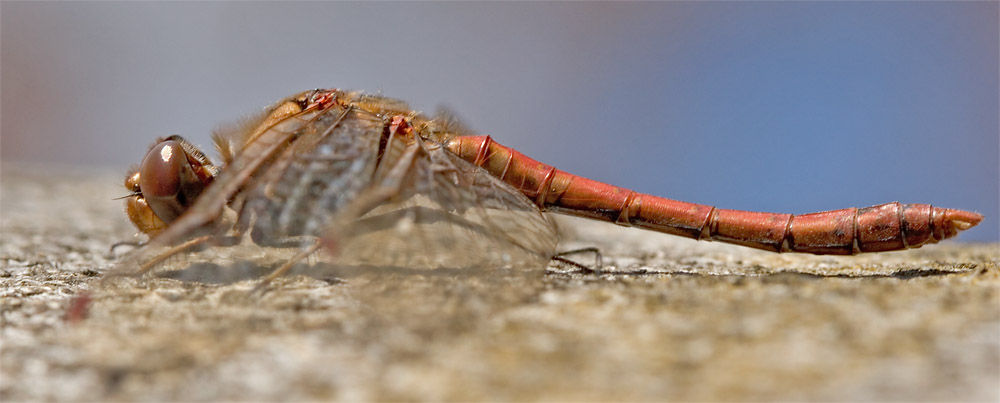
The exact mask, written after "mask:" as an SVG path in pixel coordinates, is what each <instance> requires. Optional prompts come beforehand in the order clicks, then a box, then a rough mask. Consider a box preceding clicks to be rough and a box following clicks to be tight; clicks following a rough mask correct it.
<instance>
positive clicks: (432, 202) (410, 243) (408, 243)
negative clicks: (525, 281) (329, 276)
mask: <svg viewBox="0 0 1000 403" xmlns="http://www.w3.org/2000/svg"><path fill="white" fill-rule="evenodd" d="M376 178H377V179H376V180H377V182H376V183H375V185H374V186H373V187H372V188H371V189H370V190H369V194H366V195H363V196H362V197H360V198H359V199H358V200H357V201H356V202H355V203H356V204H355V205H354V206H351V207H350V208H348V209H346V210H345V211H344V214H348V215H352V216H350V217H341V218H340V219H338V220H336V221H335V223H334V225H335V227H334V228H332V229H331V231H330V232H329V233H328V234H327V241H328V244H330V245H333V247H332V248H331V249H332V250H331V253H332V254H333V256H334V258H335V259H336V260H337V262H338V264H348V265H363V266H378V267H389V268H393V267H395V268H408V269H475V268H481V269H489V268H501V267H503V268H519V269H534V270H539V271H541V270H543V269H544V267H545V265H546V263H547V262H548V260H549V259H550V258H551V257H552V255H553V252H554V250H555V247H556V243H557V242H558V237H557V234H556V231H555V227H554V225H553V223H552V221H551V220H550V218H548V217H547V216H545V215H544V214H542V213H541V211H540V210H539V209H538V208H537V207H536V206H535V205H534V203H532V202H531V200H529V199H528V198H527V197H525V196H524V195H522V194H521V193H520V192H518V191H517V190H516V189H514V188H513V187H511V186H510V185H508V184H506V183H504V182H502V181H500V180H498V179H496V178H494V177H493V176H492V175H490V174H489V173H488V172H487V171H485V170H483V169H481V168H479V167H477V166H475V165H473V164H471V163H469V162H466V161H465V160H463V159H461V158H460V157H458V156H457V155H455V154H453V153H451V152H449V151H447V150H446V149H445V148H444V147H442V146H441V145H440V144H438V143H434V142H422V143H418V144H415V143H410V144H406V145H404V144H400V143H397V144H396V145H394V146H392V147H390V148H389V149H387V150H386V152H385V156H384V158H383V161H382V165H381V166H380V169H379V172H378V173H376ZM373 200H374V202H372V201H373ZM365 203H371V204H369V205H364V204H365ZM358 205H362V206H358Z"/></svg>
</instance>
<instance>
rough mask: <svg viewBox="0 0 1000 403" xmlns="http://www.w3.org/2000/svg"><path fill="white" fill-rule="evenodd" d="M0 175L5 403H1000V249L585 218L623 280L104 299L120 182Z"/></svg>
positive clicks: (393, 280) (430, 280)
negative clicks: (743, 239)
mask: <svg viewBox="0 0 1000 403" xmlns="http://www.w3.org/2000/svg"><path fill="white" fill-rule="evenodd" d="M2 175H3V176H2V181H0V185H2V186H0V214H2V227H0V229H2V245H0V284H2V288H0V295H2V302H0V314H2V316H0V319H2V323H0V375H2V378H0V382H2V383H0V400H3V401H22V400H84V401H101V400H128V401H133V400H142V401H149V400H153V401H162V400H170V401H200V400H230V401H232V400H255V401H261V400H328V399H329V400H487V399H488V400H602V401H607V400H773V399H781V400H981V401H997V400H1000V292H998V291H1000V269H998V267H997V266H998V261H1000V245H998V244H961V243H946V244H943V245H935V246H931V247H925V248H922V249H918V250H912V251H905V252H894V253H888V254H881V255H870V256H865V255H862V256H858V257H815V256H800V255H794V254H785V255H778V254H769V253H765V252H759V251H755V250H749V249H743V248H738V247H731V246H727V245H720V244H713V243H705V242H700V243H699V242H694V241H690V240H685V239H678V238H674V237H670V236H667V235H660V234H653V233H648V232H644V231H640V230H631V229H624V228H619V227H616V226H613V225H605V224H599V223H589V222H583V221H579V220H563V221H560V224H561V225H562V227H563V232H564V238H565V239H567V240H569V241H568V242H564V243H563V248H564V249H570V248H574V247H581V246H594V245H596V246H599V247H600V248H601V249H602V250H603V251H604V254H605V264H606V273H605V274H601V275H593V274H591V275H584V274H578V273H573V272H571V269H570V268H568V267H565V266H560V265H558V264H552V265H550V266H549V268H548V270H547V271H543V270H541V269H540V270H539V271H538V275H537V276H532V275H524V276H509V275H496V276H491V275H474V276H454V275H396V274H393V275H384V274H378V273H371V274H361V275H356V276H353V277H349V278H339V279H338V278H329V277H326V278H324V277H321V276H301V275H300V276H291V277H288V278H284V279H280V280H279V281H278V282H277V283H276V284H275V286H274V287H273V288H272V290H271V291H270V292H268V293H265V294H263V295H255V294H251V293H250V291H251V289H252V288H253V286H254V284H255V283H254V282H253V281H241V282H237V283H234V284H225V285H207V284H201V283H194V282H182V281H178V280H173V279H167V278H155V279H151V280H148V281H145V282H143V283H136V284H134V285H130V286H127V285H119V286H116V287H100V286H98V284H97V280H99V279H100V278H101V276H102V275H103V273H104V272H105V271H106V270H107V268H108V267H110V265H111V264H112V263H113V262H114V260H115V257H114V256H112V255H111V254H110V253H109V252H108V247H109V246H110V245H111V244H113V243H114V242H117V241H123V240H131V239H132V234H133V233H134V231H133V230H132V229H131V228H130V226H129V225H128V223H127V222H126V221H125V219H124V217H123V214H122V212H121V205H120V202H117V201H112V200H111V199H112V198H113V197H116V196H121V195H122V194H124V191H123V190H121V188H120V187H119V185H118V183H120V179H119V178H120V176H119V175H118V174H115V173H110V172H102V171H96V170H92V171H88V170H80V169H58V170H53V169H50V170H41V169H37V168H34V169H33V167H26V166H4V167H3V169H2ZM995 219H996V218H995V217H987V221H985V222H984V224H983V225H995V224H994V222H995V221H994V220H995ZM580 259H582V261H586V259H588V258H587V257H586V256H583V257H581V258H580ZM83 295H87V296H88V297H80V296H83ZM88 299H89V302H87V300H88Z"/></svg>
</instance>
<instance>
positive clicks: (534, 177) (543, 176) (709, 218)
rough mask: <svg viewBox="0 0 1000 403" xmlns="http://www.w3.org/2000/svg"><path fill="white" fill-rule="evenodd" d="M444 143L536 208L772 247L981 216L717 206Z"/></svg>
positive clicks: (891, 241)
mask: <svg viewBox="0 0 1000 403" xmlns="http://www.w3.org/2000/svg"><path fill="white" fill-rule="evenodd" d="M447 147H448V149H449V150H450V151H452V152H453V153H455V154H458V155H459V156H461V157H462V158H463V159H465V160H467V161H469V162H472V163H473V164H476V165H478V166H480V167H482V168H484V169H486V170H487V171H489V172H490V173H491V174H493V175H494V176H496V177H498V178H500V179H501V180H503V181H504V182H506V183H508V184H510V185H512V186H514V187H515V188H517V189H518V190H520V191H521V192H522V193H524V194H525V195H526V196H528V197H529V198H531V199H532V200H534V201H535V203H537V204H538V206H539V207H540V208H542V209H543V210H548V211H553V212H558V213H564V214H569V215H575V216H580V217H587V218H592V219H598V220H603V221H610V222H615V223H618V224H621V225H626V226H633V227H639V228H644V229H649V230H653V231H659V232H663V233H668V234H673V235H680V236H685V237H688V238H694V239H710V240H715V241H721V242H728V243H733V244H738V245H743V246H748V247H752V248H758V249H764V250H769V251H773V252H803V253H813V254H818V255H853V254H857V253H864V252H883V251H891V250H901V249H907V248H917V247H920V246H921V245H924V244H927V243H936V242H938V241H940V240H942V239H946V238H950V237H953V236H955V235H956V234H958V232H959V231H962V230H965V229H969V228H971V227H973V226H975V225H976V224H978V223H979V222H980V221H981V220H982V218H983V216H982V215H980V214H977V213H973V212H969V211H963V210H955V209H946V208H941V207H933V206H931V205H929V204H902V203H899V202H894V203H886V204H881V205H878V206H872V207H864V208H848V209H843V210H832V211H824V212H820V213H812V214H801V215H793V214H776V213H758V212H753V211H740V210H726V209H717V208H715V207H712V206H707V205H704V204H694V203H686V202H681V201H677V200H670V199H666V198H662V197H657V196H652V195H647V194H642V193H637V192H634V191H631V190H628V189H624V188H620V187H616V186H611V185H608V184H605V183H601V182H597V181H594V180H591V179H587V178H583V177H580V176H576V175H573V174H570V173H567V172H564V171H560V170H557V169H555V168H554V167H552V166H549V165H545V164H542V163H540V162H538V161H535V160H533V159H531V158H528V157H526V156H525V155H523V154H521V153H519V152H517V151H516V150H514V149H511V148H509V147H506V146H503V145H500V144H497V143H496V142H494V141H493V140H492V139H491V138H490V137H489V136H464V137H457V138H454V139H452V140H451V141H450V142H449V143H448V144H447Z"/></svg>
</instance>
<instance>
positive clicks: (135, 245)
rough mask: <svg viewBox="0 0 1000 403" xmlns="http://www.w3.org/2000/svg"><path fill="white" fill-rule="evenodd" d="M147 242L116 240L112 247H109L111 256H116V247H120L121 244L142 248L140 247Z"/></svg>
mask: <svg viewBox="0 0 1000 403" xmlns="http://www.w3.org/2000/svg"><path fill="white" fill-rule="evenodd" d="M145 244H146V242H141V241H119V242H115V243H114V244H113V245H111V248H110V249H108V254H109V255H111V256H114V255H115V249H118V247H120V246H131V247H132V249H135V248H140V247H142V246H143V245H145Z"/></svg>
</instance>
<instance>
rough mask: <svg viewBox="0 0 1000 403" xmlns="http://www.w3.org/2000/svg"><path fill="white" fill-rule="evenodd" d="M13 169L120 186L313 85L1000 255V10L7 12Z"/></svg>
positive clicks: (556, 150) (573, 153)
mask: <svg viewBox="0 0 1000 403" xmlns="http://www.w3.org/2000/svg"><path fill="white" fill-rule="evenodd" d="M0 7H2V8H0V17H2V21H0V22H2V24H0V38H2V53H0V62H2V65H0V72H2V80H0V87H2V119H0V122H2V148H0V156H2V160H3V162H5V163H9V162H12V161H14V162H18V163H27V162H31V163H42V164H50V165H52V166H54V167H55V168H56V169H65V168H64V167H65V165H62V164H69V165H71V166H80V165H88V166H101V167H106V168H113V169H115V170H120V171H122V172H124V170H125V168H126V167H127V166H128V165H129V164H133V163H137V162H138V161H139V160H140V159H141V158H142V155H143V153H144V152H145V150H146V148H147V147H148V146H149V145H150V143H151V142H152V141H153V139H154V138H155V137H157V136H163V135H167V134H173V133H177V134H182V135H185V136H188V137H189V138H191V139H193V140H194V142H195V143H198V144H201V145H203V146H205V147H206V148H209V147H210V141H209V133H210V132H211V130H212V129H213V128H214V127H216V126H218V125H219V124H222V123H226V122H229V121H232V120H234V119H235V118H238V117H239V116H240V115H241V114H246V113H249V112H252V111H254V110H256V109H258V108H260V107H262V106H264V105H267V104H269V103H271V102H273V101H275V100H277V99H279V98H281V97H283V96H286V95H290V94H292V93H294V92H297V91H300V90H304V89H308V88H315V87H340V88H347V89H365V90H370V91H381V92H383V93H384V94H386V95H389V96H393V97H397V98H401V99H404V100H407V101H410V102H411V104H412V105H413V106H414V107H415V108H417V109H421V110H425V111H433V110H434V109H435V108H436V107H437V106H438V105H441V104H444V105H448V106H450V107H452V108H453V109H455V110H456V111H457V112H458V113H459V115H460V116H462V117H463V118H464V119H465V120H466V121H467V122H468V123H469V124H470V126H472V127H473V128H475V129H477V130H479V131H481V132H483V133H488V134H492V135H494V136H495V137H496V138H497V139H498V140H499V141H500V142H501V143H503V144H506V145H509V146H512V147H515V148H517V149H519V150H521V151H523V152H524V153H526V154H527V155H529V156H532V157H534V158H536V159H539V160H541V161H544V162H547V163H550V164H554V165H556V166H557V167H560V168H562V169H565V170H567V171H570V172H573V173H577V174H580V175H585V176H589V177H592V178H594V179H598V180H602V181H606V182H611V183H614V184H616V185H620V186H626V187H630V188H633V189H636V190H639V191H642V192H647V193H653V194H657V195H662V196H666V197H671V198H675V199H681V200H685V201H692V202H699V203H706V204H714V205H718V206H720V207H724V208H737V209H752V210H764V211H777V212H790V213H807V212H812V211H818V210H826V209H835V208H843V207H849V206H866V205H872V204H877V203H884V202H889V201H894V200H900V201H903V202H920V203H933V204H936V205H942V206H946V207H954V208H962V209H969V210H975V211H979V212H981V213H983V214H985V215H986V216H987V218H986V221H984V223H983V224H982V225H980V227H979V228H975V229H973V230H970V231H968V232H967V233H965V234H963V235H962V237H961V239H965V240H978V241H996V240H997V239H998V238H1000V235H998V226H997V225H996V222H997V221H996V220H997V218H998V217H1000V211H998V208H1000V207H998V205H1000V202H998V193H1000V190H998V186H1000V185H998V184H1000V173H998V169H1000V168H998V166H1000V163H998V155H1000V145H998V131H1000V129H998V125H1000V123H998V109H1000V101H998V78H997V77H998V71H1000V62H998V48H1000V40H998V37H1000V32H998V25H1000V24H998V13H1000V10H998V3H996V2H898V3H897V2H849V3H832V2H831V3H827V2H819V3H816V2H802V3H799V2H777V3H764V2H754V3H748V4H747V3H742V4H741V3H728V2H722V3H714V2H713V3H688V2H684V3H681V2H671V3H641V4H639V3H629V4H607V3H579V4H563V3H559V4H552V3H542V4H523V3H488V4H479V3H477V4H463V3H459V4H455V3H447V4H443V3H418V4H399V3H375V4H356V3H349V4H344V3H296V4H286V3H281V4H277V3H228V2H227V3H68V2H56V3H40V4H39V3H15V2H4V3H3V4H2V5H0Z"/></svg>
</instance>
